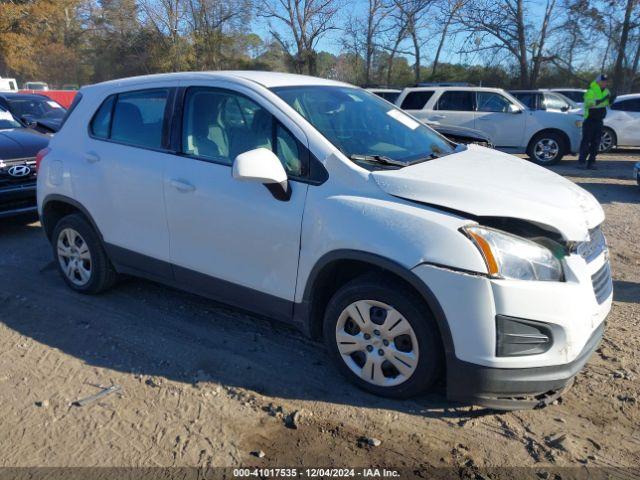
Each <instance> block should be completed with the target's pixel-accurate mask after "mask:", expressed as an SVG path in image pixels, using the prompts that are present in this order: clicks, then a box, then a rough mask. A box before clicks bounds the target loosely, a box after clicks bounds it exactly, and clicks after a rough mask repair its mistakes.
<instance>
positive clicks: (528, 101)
mask: <svg viewBox="0 0 640 480" xmlns="http://www.w3.org/2000/svg"><path fill="white" fill-rule="evenodd" d="M511 95H513V96H514V97H516V98H517V99H518V100H520V101H521V102H522V103H524V104H525V106H526V107H527V108H530V109H531V110H535V109H536V94H535V93H525V92H515V93H513V92H511Z"/></svg>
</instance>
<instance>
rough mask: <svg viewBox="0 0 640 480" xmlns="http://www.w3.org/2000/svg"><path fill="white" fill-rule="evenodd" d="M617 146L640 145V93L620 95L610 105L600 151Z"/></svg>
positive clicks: (606, 150)
mask: <svg viewBox="0 0 640 480" xmlns="http://www.w3.org/2000/svg"><path fill="white" fill-rule="evenodd" d="M615 147H640V93H632V94H629V95H620V96H619V97H617V98H616V99H615V101H614V102H613V103H612V104H611V106H610V107H609V111H608V112H607V116H606V117H605V119H604V129H603V131H602V140H601V141H600V151H601V152H608V151H610V150H611V149H613V148H615Z"/></svg>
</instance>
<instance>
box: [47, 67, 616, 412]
mask: <svg viewBox="0 0 640 480" xmlns="http://www.w3.org/2000/svg"><path fill="white" fill-rule="evenodd" d="M38 163H39V174H38V208H39V213H40V216H41V221H42V224H43V227H44V230H45V232H46V235H47V237H48V238H49V239H50V240H51V244H52V247H53V255H54V256H55V258H56V263H57V265H58V268H59V270H60V272H61V274H62V277H63V278H64V280H65V281H66V283H67V284H68V285H69V287H71V288H72V289H73V290H76V291H78V292H81V293H97V292H100V291H103V290H105V289H106V288H108V287H110V286H111V285H113V283H114V281H115V280H116V277H117V275H118V274H120V273H125V274H133V275H137V276H141V277H146V278H149V279H152V280H154V281H158V282H163V283H166V284H168V285H173V286H175V287H178V288H182V289H186V290H190V291H193V292H196V293H199V294H202V295H205V296H208V297H211V298H214V299H217V300H220V301H223V302H226V303H229V304H232V305H235V306H238V307H240V308H243V309H246V310H250V311H253V312H258V313H260V314H264V315H267V316H270V317H273V318H276V319H280V320H283V321H285V322H290V323H293V324H294V325H297V326H298V327H300V328H301V329H302V330H303V331H304V332H306V333H307V334H309V335H310V336H312V337H314V338H324V341H325V342H326V345H327V348H328V351H329V352H330V355H331V356H332V357H333V358H334V360H335V361H336V364H337V365H338V368H339V369H340V370H341V371H342V372H343V373H344V374H345V375H346V376H347V377H349V378H350V379H351V380H352V381H354V382H355V383H356V384H357V385H359V386H360V387H362V388H364V389H366V390H369V391H371V392H374V393H377V394H381V395H387V396H393V397H408V396H412V395H416V394H418V393H420V392H422V391H424V390H426V389H428V388H430V387H432V386H433V385H434V383H435V382H436V381H437V379H438V377H439V376H440V375H441V374H442V373H443V372H446V381H447V393H448V396H449V397H450V398H451V399H457V400H465V401H471V402H478V403H482V404H488V405H493V406H497V407H504V408H510V407H513V406H532V405H536V404H538V403H540V402H542V401H544V400H545V399H546V398H552V397H553V396H554V395H558V394H559V392H560V391H562V390H563V389H564V388H565V387H566V386H567V385H568V383H569V382H570V380H571V379H572V377H573V376H574V375H576V373H577V372H578V371H579V370H580V369H581V368H582V366H583V365H584V363H585V362H586V361H587V359H588V358H589V357H590V355H591V354H592V353H593V351H594V350H595V349H596V347H597V345H598V343H599V341H600V339H601V337H602V334H603V328H604V319H605V317H606V316H607V313H608V312H609V309H610V306H611V297H612V283H611V276H610V270H609V262H608V256H607V255H608V254H607V248H606V245H605V241H604V237H603V236H602V233H601V231H600V224H601V223H602V222H603V220H604V213H603V210H602V208H601V207H600V205H599V204H598V202H597V201H596V200H595V199H594V198H593V197H592V196H591V195H590V194H589V193H587V192H585V191H584V190H582V189H581V188H579V187H577V186H576V185H574V184H573V183H571V182H570V181H568V180H565V179H563V178H562V177H560V176H558V175H556V174H554V173H552V172H549V171H547V170H546V169H543V168H540V167H538V166H536V165H534V164H531V163H529V162H527V161H524V160H521V159H518V158H514V157H511V156H509V155H506V154H504V153H500V152H496V151H495V150H490V149H486V148H483V147H479V146H476V145H469V146H464V145H456V144H453V143H451V142H449V141H448V140H446V139H445V138H444V137H442V136H440V135H439V134H437V133H435V132H434V131H433V130H431V129H430V128H428V127H426V126H425V125H423V124H421V123H419V122H417V121H415V120H414V119H413V118H411V117H410V116H408V115H406V114H405V113H403V112H402V111H401V110H399V109H397V108H396V107H394V106H393V105H390V104H389V103H388V102H386V101H384V100H382V99H380V98H378V97H377V96H375V95H374V94H372V93H369V92H367V91H365V90H362V89H360V88H356V87H353V86H350V85H347V84H344V83H338V82H333V81H329V80H323V79H319V78H312V77H305V76H296V75H289V74H278V73H269V72H215V73H213V72H212V73H205V72H202V73H183V74H169V75H157V76H148V77H137V78H130V79H125V80H117V81H111V82H106V83H101V84H98V85H93V86H89V87H85V88H83V89H82V90H81V91H80V93H79V94H78V96H77V97H76V101H75V104H74V106H73V108H72V109H71V113H70V114H69V116H68V117H67V119H66V122H65V123H64V126H63V128H62V129H61V130H60V132H59V133H57V134H56V135H55V137H53V139H52V140H51V143H50V144H49V147H48V149H46V150H44V151H42V152H41V153H40V154H39V156H38Z"/></svg>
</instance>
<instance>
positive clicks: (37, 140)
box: [0, 108, 49, 218]
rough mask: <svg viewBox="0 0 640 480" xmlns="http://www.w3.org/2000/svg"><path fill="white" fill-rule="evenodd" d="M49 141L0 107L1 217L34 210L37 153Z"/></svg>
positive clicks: (35, 208)
mask: <svg viewBox="0 0 640 480" xmlns="http://www.w3.org/2000/svg"><path fill="white" fill-rule="evenodd" d="M48 143H49V137H48V136H47V135H44V134H42V133H39V132H36V131H35V130H32V129H30V128H25V127H24V126H23V125H22V124H21V123H20V122H18V120H16V119H15V118H14V117H13V115H11V113H10V112H8V111H7V110H3V109H2V108H0V218H3V217H9V216H13V215H20V214H26V213H33V212H35V211H36V210H37V207H36V155H37V153H38V152H39V151H40V150H42V149H43V148H46V146H47V145H48Z"/></svg>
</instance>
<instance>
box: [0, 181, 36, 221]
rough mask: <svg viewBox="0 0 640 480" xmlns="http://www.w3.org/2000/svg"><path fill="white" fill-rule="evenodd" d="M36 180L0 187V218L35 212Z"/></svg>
mask: <svg viewBox="0 0 640 480" xmlns="http://www.w3.org/2000/svg"><path fill="white" fill-rule="evenodd" d="M37 209H38V207H37V205H36V182H35V181H33V182H28V183H24V184H16V185H11V186H7V187H4V188H0V218H4V217H11V216H14V215H21V214H26V213H32V212H36V211H37Z"/></svg>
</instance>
